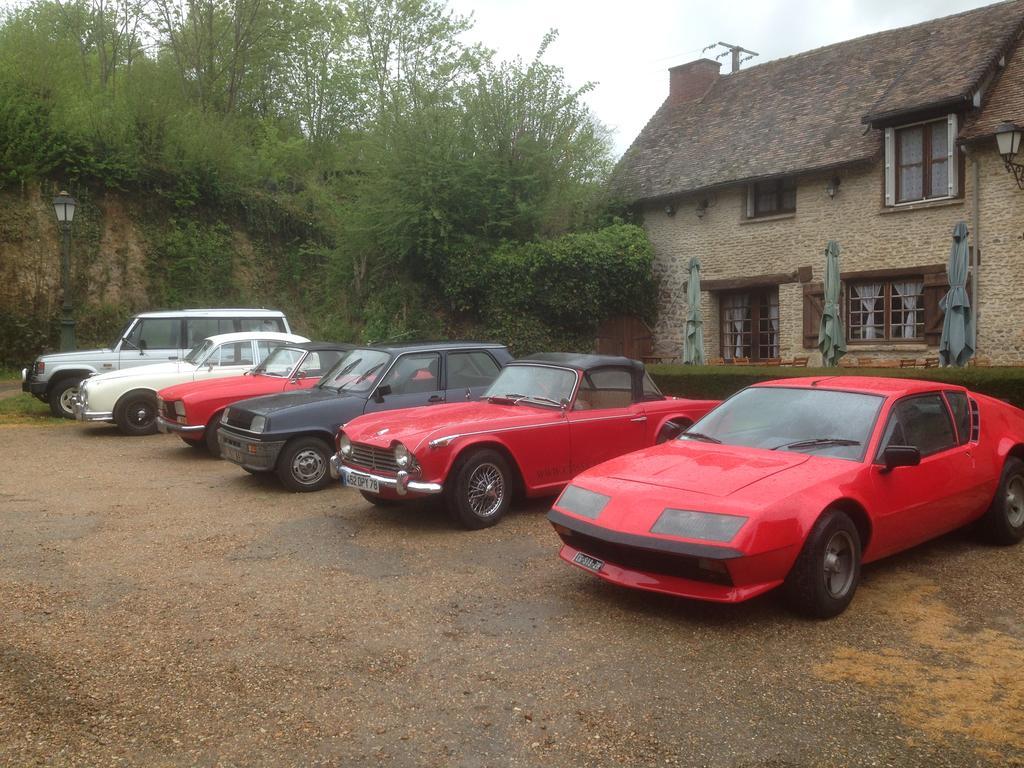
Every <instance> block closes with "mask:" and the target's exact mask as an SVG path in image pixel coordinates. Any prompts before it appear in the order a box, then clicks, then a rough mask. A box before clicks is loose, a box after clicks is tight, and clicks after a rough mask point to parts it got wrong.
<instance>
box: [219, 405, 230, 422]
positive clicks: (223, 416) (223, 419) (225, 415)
mask: <svg viewBox="0 0 1024 768" xmlns="http://www.w3.org/2000/svg"><path fill="white" fill-rule="evenodd" d="M229 413H231V409H230V408H225V409H224V413H222V414H221V415H220V423H221V424H227V423H228V414H229Z"/></svg>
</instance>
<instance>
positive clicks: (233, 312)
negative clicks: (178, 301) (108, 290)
mask: <svg viewBox="0 0 1024 768" xmlns="http://www.w3.org/2000/svg"><path fill="white" fill-rule="evenodd" d="M136 317H284V312H281V311H280V310H277V309H238V308H234V309H168V310H161V311H159V312H140V313H139V314H138V315H136Z"/></svg>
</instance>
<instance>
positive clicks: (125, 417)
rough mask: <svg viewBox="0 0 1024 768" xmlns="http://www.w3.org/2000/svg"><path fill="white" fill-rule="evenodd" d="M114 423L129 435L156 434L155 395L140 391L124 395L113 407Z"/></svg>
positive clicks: (122, 432) (123, 432)
mask: <svg viewBox="0 0 1024 768" xmlns="http://www.w3.org/2000/svg"><path fill="white" fill-rule="evenodd" d="M114 423H116V424H117V428H118V429H120V430H121V434H124V435H128V436H129V437H138V436H140V435H153V434H156V395H154V394H153V393H152V392H140V393H138V394H134V395H126V396H125V398H124V399H123V400H122V401H121V402H120V403H118V404H117V407H116V408H115V409H114Z"/></svg>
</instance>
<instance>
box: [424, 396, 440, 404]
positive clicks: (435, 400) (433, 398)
mask: <svg viewBox="0 0 1024 768" xmlns="http://www.w3.org/2000/svg"><path fill="white" fill-rule="evenodd" d="M427 402H428V403H443V402H444V398H443V397H441V395H431V396H430V397H428V398H427Z"/></svg>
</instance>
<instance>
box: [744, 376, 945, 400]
mask: <svg viewBox="0 0 1024 768" xmlns="http://www.w3.org/2000/svg"><path fill="white" fill-rule="evenodd" d="M753 386H755V387H799V388H801V389H838V390H843V391H844V392H862V393H864V394H869V395H882V396H884V397H903V396H905V395H914V394H917V393H919V392H934V391H935V390H936V389H954V390H961V391H962V390H963V389H964V387H961V386H960V385H958V384H950V383H943V382H939V381H925V380H922V379H910V378H906V379H903V378H895V377H887V376H804V377H800V378H795V379H773V380H772V381H762V382H758V383H757V384H754V385H753Z"/></svg>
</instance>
